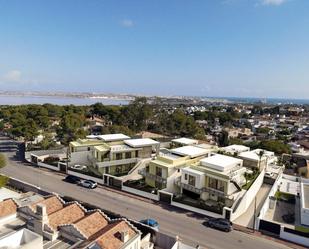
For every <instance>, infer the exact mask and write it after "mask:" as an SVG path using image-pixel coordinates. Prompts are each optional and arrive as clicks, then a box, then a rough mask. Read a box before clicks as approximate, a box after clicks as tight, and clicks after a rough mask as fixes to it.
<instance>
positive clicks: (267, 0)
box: [261, 0, 287, 6]
mask: <svg viewBox="0 0 309 249" xmlns="http://www.w3.org/2000/svg"><path fill="white" fill-rule="evenodd" d="M286 2H287V0H261V3H262V5H275V6H279V5H281V4H284V3H286Z"/></svg>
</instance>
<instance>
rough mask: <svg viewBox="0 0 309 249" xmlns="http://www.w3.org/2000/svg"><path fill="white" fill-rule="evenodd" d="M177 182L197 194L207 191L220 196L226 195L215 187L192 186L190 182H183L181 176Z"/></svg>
mask: <svg viewBox="0 0 309 249" xmlns="http://www.w3.org/2000/svg"><path fill="white" fill-rule="evenodd" d="M175 184H176V185H177V186H179V187H181V188H183V189H186V190H189V191H191V192H193V193H196V194H202V193H204V192H207V193H209V194H214V195H217V196H220V197H226V195H225V193H224V192H222V191H220V190H217V189H213V188H209V187H203V188H201V189H199V188H196V187H195V186H192V185H190V184H187V183H183V182H181V178H180V177H179V178H176V179H175Z"/></svg>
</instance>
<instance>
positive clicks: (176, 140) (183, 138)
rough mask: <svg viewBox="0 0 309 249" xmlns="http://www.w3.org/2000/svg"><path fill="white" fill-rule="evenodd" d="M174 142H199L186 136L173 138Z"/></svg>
mask: <svg viewBox="0 0 309 249" xmlns="http://www.w3.org/2000/svg"><path fill="white" fill-rule="evenodd" d="M172 142H175V143H179V144H183V145H190V144H198V140H196V139H191V138H185V137H181V138H176V139H173V140H172Z"/></svg>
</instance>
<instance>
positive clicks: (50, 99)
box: [0, 95, 309, 105]
mask: <svg viewBox="0 0 309 249" xmlns="http://www.w3.org/2000/svg"><path fill="white" fill-rule="evenodd" d="M202 98H206V99H209V100H218V101H219V102H221V101H222V102H233V103H248V104H254V103H267V104H276V105H280V104H296V105H308V104H309V99H283V98H282V99H280V98H246V97H243V98H239V97H202ZM98 102H99V103H102V104H104V105H127V104H129V102H130V100H128V99H116V98H86V97H85V98H81V97H64V96H63V97H62V96H29V95H22V96H21V95H0V105H27V104H46V103H49V104H55V105H92V104H95V103H98Z"/></svg>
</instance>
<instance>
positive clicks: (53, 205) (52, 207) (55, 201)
mask: <svg viewBox="0 0 309 249" xmlns="http://www.w3.org/2000/svg"><path fill="white" fill-rule="evenodd" d="M38 204H44V205H45V206H46V212H47V214H52V213H54V212H56V211H58V210H60V209H62V208H63V203H62V202H61V201H60V200H59V198H58V197H57V196H51V197H48V198H47V199H45V200H43V201H39V202H36V203H34V204H32V205H31V208H32V209H34V211H35V208H36V206H37V205H38Z"/></svg>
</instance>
